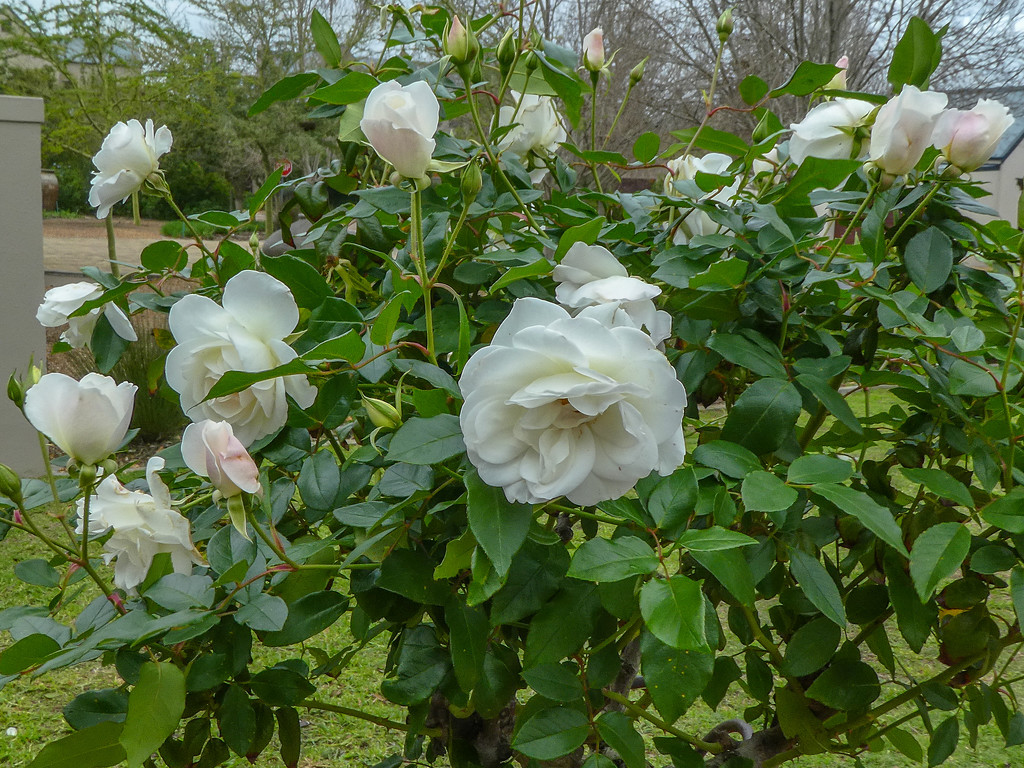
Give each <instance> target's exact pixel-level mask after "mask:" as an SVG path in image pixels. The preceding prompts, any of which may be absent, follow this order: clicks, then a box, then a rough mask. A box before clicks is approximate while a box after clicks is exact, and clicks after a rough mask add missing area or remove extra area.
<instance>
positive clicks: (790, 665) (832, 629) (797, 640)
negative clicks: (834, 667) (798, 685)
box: [782, 616, 842, 677]
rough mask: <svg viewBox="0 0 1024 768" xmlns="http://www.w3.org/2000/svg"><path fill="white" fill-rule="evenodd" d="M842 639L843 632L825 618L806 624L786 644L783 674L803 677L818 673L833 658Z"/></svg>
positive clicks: (821, 617)
mask: <svg viewBox="0 0 1024 768" xmlns="http://www.w3.org/2000/svg"><path fill="white" fill-rule="evenodd" d="M841 638H842V630H841V629H840V628H839V627H838V626H836V624H835V622H833V621H832V620H831V619H828V618H826V617H824V616H820V617H818V618H817V619H813V620H812V621H809V622H808V623H807V624H804V625H803V626H802V627H800V629H798V630H797V631H796V632H795V633H793V637H791V638H790V640H789V642H788V643H787V644H786V657H785V658H786V663H785V666H784V667H783V668H782V671H783V673H784V674H786V675H792V676H793V677H803V676H804V675H809V674H811V673H813V672H817V671H818V670H819V669H821V668H822V667H823V666H825V664H827V663H828V661H829V659H831V658H832V654H834V653H835V652H836V648H838V647H839V640H840V639H841Z"/></svg>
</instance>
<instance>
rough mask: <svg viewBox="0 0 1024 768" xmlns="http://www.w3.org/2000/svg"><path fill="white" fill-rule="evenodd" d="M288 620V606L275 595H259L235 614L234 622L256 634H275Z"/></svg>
mask: <svg viewBox="0 0 1024 768" xmlns="http://www.w3.org/2000/svg"><path fill="white" fill-rule="evenodd" d="M287 620H288V604H287V603H286V602H285V601H284V600H282V599H281V598H280V597H278V596H277V595H268V594H266V593H261V594H258V595H256V597H254V598H253V599H252V600H250V601H249V602H247V603H246V604H245V605H243V606H242V607H241V608H239V609H238V611H237V612H236V613H235V621H237V622H238V623H239V624H241V625H242V626H245V627H248V628H249V629H252V630H255V631H257V632H277V631H279V630H280V629H281V628H282V627H284V624H285V622H286V621H287Z"/></svg>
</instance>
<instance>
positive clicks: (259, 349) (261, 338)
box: [165, 270, 316, 445]
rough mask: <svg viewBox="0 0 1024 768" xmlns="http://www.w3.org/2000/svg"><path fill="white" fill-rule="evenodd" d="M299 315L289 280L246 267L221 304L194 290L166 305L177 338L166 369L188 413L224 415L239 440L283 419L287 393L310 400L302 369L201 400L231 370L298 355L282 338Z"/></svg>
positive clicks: (197, 417)
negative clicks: (301, 373) (300, 372)
mask: <svg viewBox="0 0 1024 768" xmlns="http://www.w3.org/2000/svg"><path fill="white" fill-rule="evenodd" d="M298 322H299V308H298V306H296V304H295V299H294V298H293V297H292V294H291V292H290V291H289V290H288V286H286V285H285V284H284V283H282V282H281V281H280V280H277V279H276V278H273V277H271V276H270V275H268V274H266V273H264V272H253V271H251V270H246V271H243V272H239V273H238V274H237V275H235V276H234V277H232V278H231V279H230V280H228V282H227V285H225V286H224V299H223V306H218V305H217V303H216V302H214V301H213V300H212V299H210V298H207V297H206V296H199V295H197V294H194V293H193V294H189V295H188V296H185V297H184V298H183V299H181V301H179V302H178V303H177V304H175V305H174V306H173V307H171V312H170V317H169V319H168V325H169V326H170V330H171V333H172V334H173V335H174V339H175V341H177V342H178V346H176V347H175V348H174V349H172V350H171V351H170V352H169V353H168V355H167V363H166V366H165V370H166V375H167V383H168V384H169V385H170V386H171V388H172V389H173V390H174V391H175V392H177V393H178V394H179V395H181V407H182V409H183V410H184V411H185V415H186V416H188V417H189V418H190V419H192V420H193V421H202V420H203V419H214V420H216V421H220V420H223V421H226V422H228V423H229V424H230V425H231V427H232V429H233V430H234V435H235V437H237V438H238V440H239V442H241V443H242V445H249V444H251V443H252V442H253V441H255V440H258V439H259V438H261V437H264V436H265V435H269V434H271V433H272V432H276V431H277V430H278V429H280V428H281V427H283V426H284V423H285V421H286V420H287V418H288V403H287V400H286V399H285V396H286V395H291V397H292V399H294V400H295V402H296V403H297V404H298V405H299V407H301V408H308V407H309V406H310V405H312V404H313V400H314V399H316V389H314V388H313V387H312V386H311V385H310V383H309V382H308V381H307V380H306V377H305V376H301V375H292V376H283V377H279V378H275V379H267V380H266V381H260V382H257V383H255V384H253V385H252V386H251V387H249V388H248V389H244V390H242V391H241V392H236V393H235V394H233V395H225V396H224V397H217V398H214V399H213V400H207V401H206V402H203V400H204V398H205V397H206V395H207V393H208V392H209V391H210V389H211V388H212V387H213V385H214V384H216V383H217V382H218V381H219V380H220V377H221V376H223V375H224V374H225V373H227V372H228V371H250V372H256V371H266V370H269V369H271V368H276V367H277V366H279V365H282V364H284V363H287V362H288V361H289V360H294V359H295V358H296V357H297V356H298V355H297V354H296V353H295V350H294V349H292V348H291V347H289V346H288V345H287V344H286V343H285V341H284V338H285V336H287V335H288V334H289V333H291V332H292V330H293V329H294V328H295V325H296V323H298Z"/></svg>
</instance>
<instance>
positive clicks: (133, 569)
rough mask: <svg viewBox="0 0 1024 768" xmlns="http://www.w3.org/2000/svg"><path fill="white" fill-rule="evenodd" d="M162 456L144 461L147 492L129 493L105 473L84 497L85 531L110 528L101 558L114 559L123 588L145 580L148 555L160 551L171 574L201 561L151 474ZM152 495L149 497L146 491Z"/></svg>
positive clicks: (150, 558)
mask: <svg viewBox="0 0 1024 768" xmlns="http://www.w3.org/2000/svg"><path fill="white" fill-rule="evenodd" d="M163 467H164V460H163V459H161V458H160V457H158V456H154V457H153V458H151V459H150V460H149V463H147V464H146V480H147V482H148V483H149V491H150V493H143V492H142V491H129V490H128V489H127V488H125V487H124V486H123V485H121V483H120V482H118V479H117V478H116V477H115V476H114V475H107V477H105V478H104V479H103V480H102V481H101V482H100V484H99V485H98V486H97V488H96V495H95V496H92V497H91V498H90V499H89V534H90V535H91V536H100V535H102V534H103V533H105V532H106V531H107V530H109V529H111V528H113V529H114V533H113V534H112V535H111V537H110V538H109V539H107V541H106V542H104V544H103V552H104V554H103V559H104V560H106V561H107V562H108V563H109V562H110V561H111V560H115V561H116V562H115V563H114V584H115V585H116V586H117V587H119V588H121V589H123V590H125V591H126V592H128V591H131V590H134V589H135V587H137V586H138V585H139V584H141V583H142V582H143V581H144V580H145V579H146V574H147V573H148V572H149V568H150V566H151V565H152V564H153V558H154V557H156V556H157V555H159V554H161V553H163V552H166V553H168V554H169V555H170V556H171V566H172V567H173V568H174V572H175V573H181V574H186V575H187V574H189V573H191V572H192V565H193V563H194V564H196V565H201V564H202V562H203V559H202V557H201V556H200V555H199V552H197V551H196V548H195V546H193V544H192V535H191V532H190V531H189V522H188V520H187V519H186V518H185V517H182V515H181V514H180V513H179V512H177V510H175V509H173V508H172V507H171V494H170V492H169V491H168V490H167V486H166V485H164V482H163V480H161V479H160V476H159V475H158V474H157V472H158V471H159V470H161V469H163ZM150 494H152V495H150ZM84 514H85V500H84V499H79V500H78V533H79V534H81V533H82V525H83V522H84Z"/></svg>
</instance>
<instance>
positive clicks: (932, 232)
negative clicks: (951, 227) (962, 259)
mask: <svg viewBox="0 0 1024 768" xmlns="http://www.w3.org/2000/svg"><path fill="white" fill-rule="evenodd" d="M903 261H904V263H905V264H906V266H907V274H909V275H910V279H911V280H913V281H914V285H916V286H917V287H918V288H920V289H921V292H922V293H931V292H932V291H936V290H938V289H939V288H941V287H942V286H943V285H945V283H946V280H947V279H948V278H949V273H950V272H952V271H953V242H952V241H951V240H950V239H949V236H948V235H946V233H945V232H943V231H942V230H941V229H939V228H938V227H929V228H928V229H926V230H925V231H924V232H919V233H918V234H916V235H914V236H913V237H912V238H911V239H910V242H909V243H907V248H906V251H904V253H903Z"/></svg>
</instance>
